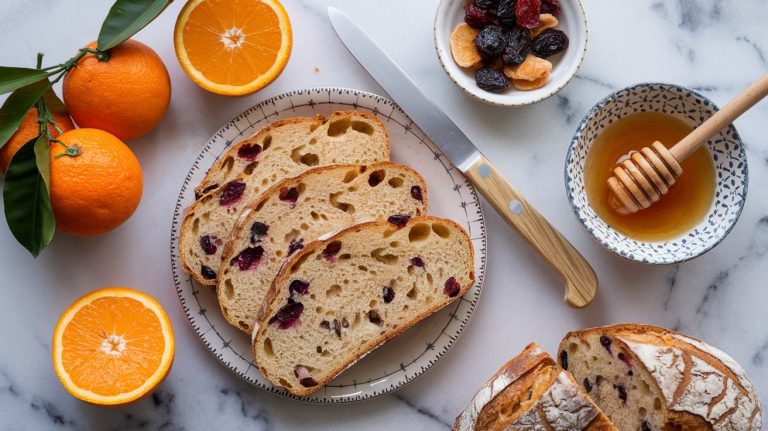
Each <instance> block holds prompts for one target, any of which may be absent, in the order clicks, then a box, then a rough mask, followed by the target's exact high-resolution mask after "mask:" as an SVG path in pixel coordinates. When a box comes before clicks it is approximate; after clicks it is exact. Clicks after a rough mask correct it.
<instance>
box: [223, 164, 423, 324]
mask: <svg viewBox="0 0 768 431" xmlns="http://www.w3.org/2000/svg"><path fill="white" fill-rule="evenodd" d="M291 190H295V191H296V193H295V195H296V196H295V199H293V200H290V201H286V200H285V199H281V196H283V195H285V194H287V193H289V192H290V191H291ZM291 193H292V192H291ZM426 213H427V186H426V184H425V183H424V179H423V178H421V175H419V174H418V173H417V172H416V171H414V170H412V169H410V168H407V167H405V166H401V165H398V164H395V163H392V162H379V163H374V164H371V165H367V166H366V165H334V166H325V167H320V168H315V169H312V170H309V171H307V172H304V173H303V174H301V175H299V176H298V177H296V178H291V179H287V180H283V181H281V182H279V183H277V184H276V185H275V186H273V187H272V188H271V189H269V190H267V191H266V192H264V193H263V194H262V195H261V197H260V198H259V200H258V201H257V202H256V203H255V204H254V205H252V206H251V207H249V208H247V209H245V210H243V213H242V215H241V216H240V220H239V221H238V224H237V225H236V226H235V229H234V230H233V232H232V236H231V237H230V239H229V241H228V242H227V244H226V246H225V250H224V254H223V259H222V263H221V266H220V267H219V277H218V283H217V287H216V293H217V295H218V298H219V304H220V305H221V310H222V312H223V314H224V317H225V318H226V319H227V321H228V322H229V323H231V324H232V325H233V326H235V327H237V328H238V329H240V330H242V331H244V332H247V333H248V334H249V335H250V334H251V333H252V332H253V327H254V324H255V321H256V318H257V314H258V311H259V308H260V307H261V304H262V302H263V301H264V298H265V297H266V294H267V291H268V290H269V288H270V286H271V285H272V280H274V278H275V276H276V275H277V272H278V270H279V269H280V267H281V266H282V264H283V263H284V262H285V261H286V260H287V259H288V258H289V257H290V256H291V255H292V254H293V253H294V252H296V251H297V250H299V249H301V248H303V247H304V245H305V244H307V243H309V242H311V241H314V240H317V239H318V238H320V237H321V236H322V235H325V234H328V233H333V232H337V231H339V230H341V229H343V228H346V227H349V226H351V225H353V224H357V223H361V222H365V221H372V220H376V219H384V218H385V217H386V216H387V215H390V214H407V215H409V216H418V215H422V214H426ZM335 254H336V253H334V254H332V255H329V256H328V258H329V259H331V258H335V257H333V256H335Z"/></svg>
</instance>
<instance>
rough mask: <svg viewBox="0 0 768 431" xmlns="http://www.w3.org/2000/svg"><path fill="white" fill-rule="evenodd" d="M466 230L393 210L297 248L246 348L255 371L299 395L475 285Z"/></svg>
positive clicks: (470, 245)
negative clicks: (249, 348) (384, 218)
mask: <svg viewBox="0 0 768 431" xmlns="http://www.w3.org/2000/svg"><path fill="white" fill-rule="evenodd" d="M474 280H475V275H474V257H473V250H472V243H471V242H470V240H469V236H468V235H467V233H466V232H465V231H464V229H462V228H461V227H460V226H459V225H458V224H456V223H455V222H453V221H450V220H445V219H440V218H436V217H430V216H422V217H412V218H408V217H407V216H398V215H393V216H390V217H389V218H388V221H376V222H368V223H363V224H359V225H355V226H352V227H350V228H347V229H345V230H343V231H341V232H339V233H338V234H336V235H334V236H332V237H331V238H328V239H326V240H323V241H315V242H312V243H310V244H308V245H307V246H306V247H305V248H304V249H302V250H301V251H299V252H297V253H296V255H294V256H293V257H292V258H291V260H289V261H288V262H287V263H286V264H285V266H284V267H283V268H282V269H281V270H280V272H279V273H278V275H277V277H276V278H275V281H274V282H273V285H272V288H271V289H270V291H269V293H268V295H267V301H266V304H267V305H266V306H265V312H264V313H263V316H264V318H263V319H261V320H260V321H259V326H258V328H256V330H255V331H254V336H253V351H254V358H255V361H256V363H257V364H258V366H259V369H260V370H261V372H262V374H263V375H264V377H266V378H267V379H268V380H269V381H270V382H271V383H272V384H273V385H276V386H282V387H284V388H286V389H287V390H288V391H289V392H291V393H293V394H295V395H308V394H310V393H312V392H315V391H316V390H318V389H319V388H320V387H322V385H324V384H326V383H328V382H329V381H330V380H331V379H333V378H334V377H335V376H337V375H338V374H339V373H341V372H342V371H343V370H344V369H346V368H347V367H349V366H350V365H352V364H353V363H354V362H355V361H357V360H359V359H360V358H361V357H363V356H364V355H366V354H368V353H370V352H371V351H372V350H373V349H375V348H376V347H378V346H380V345H381V344H383V343H385V342H386V341H388V340H390V339H392V338H394V337H395V336H397V335H398V334H400V333H402V332H403V331H404V330H406V329H408V328H409V327H411V326H413V325H414V324H416V323H417V322H418V321H420V320H422V319H424V318H425V317H427V316H429V315H430V314H432V313H434V312H435V311H437V310H439V309H440V308H442V307H443V306H445V305H447V304H449V303H450V302H453V301H455V300H456V299H458V298H459V297H460V296H461V295H463V294H464V293H465V292H466V291H467V290H468V289H469V288H470V287H471V286H472V284H473V283H474Z"/></svg>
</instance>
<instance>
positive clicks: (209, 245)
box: [200, 235, 218, 256]
mask: <svg viewBox="0 0 768 431" xmlns="http://www.w3.org/2000/svg"><path fill="white" fill-rule="evenodd" d="M215 240H216V237H211V236H210V235H203V236H201V237H200V248H202V249H203V252H204V253H205V254H207V255H209V256H210V255H212V254H216V250H217V249H218V248H217V247H216V244H214V241H215Z"/></svg>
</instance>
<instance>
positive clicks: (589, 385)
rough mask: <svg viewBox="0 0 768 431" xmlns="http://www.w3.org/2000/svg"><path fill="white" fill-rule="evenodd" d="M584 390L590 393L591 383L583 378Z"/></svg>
mask: <svg viewBox="0 0 768 431" xmlns="http://www.w3.org/2000/svg"><path fill="white" fill-rule="evenodd" d="M584 389H586V390H587V393H590V392H592V383H589V379H588V378H586V377H584Z"/></svg>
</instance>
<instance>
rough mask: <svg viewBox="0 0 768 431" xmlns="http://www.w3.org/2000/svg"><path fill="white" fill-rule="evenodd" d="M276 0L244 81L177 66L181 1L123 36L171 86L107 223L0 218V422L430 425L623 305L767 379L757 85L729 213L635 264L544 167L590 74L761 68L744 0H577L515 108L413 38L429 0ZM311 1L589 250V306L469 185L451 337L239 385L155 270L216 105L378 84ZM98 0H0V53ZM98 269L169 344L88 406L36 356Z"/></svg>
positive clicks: (611, 81) (577, 112) (701, 86)
mask: <svg viewBox="0 0 768 431" xmlns="http://www.w3.org/2000/svg"><path fill="white" fill-rule="evenodd" d="M561 1H566V0H561ZM282 2H283V4H284V5H285V7H286V9H287V10H288V12H289V14H290V16H291V20H292V22H293V31H294V48H293V53H292V57H291V59H290V61H289V63H288V66H287V67H286V69H285V71H284V72H283V74H282V75H281V76H280V77H279V78H278V79H277V80H276V81H275V82H274V83H273V84H272V85H270V86H269V87H267V88H265V89H264V90H262V91H260V92H258V93H256V94H253V95H250V96H245V97H241V98H227V97H223V96H216V95H213V94H210V93H207V92H205V91H203V90H201V89H199V88H198V87H197V86H195V85H194V84H193V83H192V82H191V81H190V80H189V79H188V78H187V77H186V75H184V73H183V72H182V71H181V69H180V67H179V65H178V63H177V61H176V59H175V54H174V50H173V44H172V34H173V24H174V22H175V19H176V16H177V15H178V12H179V10H180V9H181V7H182V6H183V3H184V2H183V1H176V2H174V3H172V4H171V5H170V7H169V8H168V9H167V10H166V11H165V12H164V13H163V14H162V15H161V16H160V18H158V20H157V21H156V22H154V23H152V24H151V25H149V26H148V27H147V28H146V29H144V30H142V32H141V33H140V34H139V35H138V36H137V38H138V39H139V40H141V41H143V42H145V43H147V44H149V45H151V46H152V47H153V48H154V49H155V50H156V51H157V52H158V54H159V55H160V57H161V58H162V59H163V60H164V62H165V63H166V65H167V67H168V70H169V73H170V75H171V81H172V85H173V97H172V101H171V107H170V110H169V112H168V115H167V116H166V118H165V119H164V121H163V122H162V123H161V126H160V127H159V128H158V129H157V130H156V131H154V132H152V133H150V134H149V135H147V136H145V137H143V138H141V139H138V140H136V141H134V142H132V143H131V147H132V149H133V150H134V151H135V153H136V155H137V157H138V159H139V161H140V163H141V165H142V169H143V172H144V181H145V192H144V193H145V194H144V198H143V200H142V203H141V205H140V207H139V209H138V211H137V212H136V214H135V215H134V216H133V217H132V218H131V219H130V220H129V221H128V222H127V223H126V224H125V225H123V226H122V227H120V228H119V229H117V230H115V231H114V232H112V233H110V234H108V235H104V236H101V237H96V238H75V237H70V236H67V235H63V234H57V236H56V238H55V240H54V244H53V245H52V247H50V248H49V249H47V250H45V251H44V252H43V254H42V255H41V256H40V257H39V258H37V259H33V258H31V257H30V256H29V255H28V253H27V252H26V251H24V250H23V249H21V247H19V246H17V245H16V244H15V241H14V240H13V238H12V236H11V234H10V233H9V232H8V230H7V228H5V223H4V220H3V223H0V250H1V251H2V254H1V255H2V257H3V260H2V269H3V281H2V282H0V304H2V306H3V307H2V310H3V312H2V313H0V327H1V328H2V331H0V343H1V344H2V345H3V353H2V355H0V429H2V430H5V429H9V430H11V429H12V430H16V429H30V430H38V429H40V430H115V431H123V430H174V431H175V430H211V429H221V430H228V429H253V430H259V431H262V430H265V431H271V430H296V429H312V430H329V431H330V430H333V431H348V430H349V431H351V430H359V429H365V430H373V431H376V430H389V429H393V428H396V429H402V430H410V429H419V430H428V431H431V430H448V429H450V427H451V424H452V423H453V421H454V419H455V417H456V415H458V414H459V412H461V411H462V409H463V408H464V407H465V406H466V405H467V403H468V402H469V400H470V398H471V397H472V395H473V394H474V393H475V391H476V390H477V389H478V388H479V387H480V385H481V384H482V383H483V382H485V381H486V380H487V379H488V378H489V377H490V376H491V375H493V373H494V372H495V371H496V370H497V369H498V368H499V366H501V365H502V364H503V363H505V362H506V361H507V360H508V359H509V358H511V357H512V356H514V355H516V354H517V353H519V352H520V350H522V349H523V347H524V346H525V345H527V344H528V343H529V342H531V341H536V342H537V343H538V344H540V345H541V346H542V348H543V349H544V350H547V351H549V352H550V353H552V352H554V350H555V349H556V346H557V344H558V342H559V340H560V338H561V337H562V336H563V335H564V333H565V332H567V331H569V330H572V329H576V328H582V327H587V326H598V325H603V324H608V323H614V322H623V321H637V322H642V323H648V324H656V325H662V326H667V327H671V328H673V329H677V330H680V331H684V332H687V333H689V334H690V335H692V336H694V337H697V338H701V339H702V340H704V341H706V342H707V343H709V344H712V345H713V346H716V347H718V348H720V349H722V350H723V351H725V352H727V353H728V354H729V355H731V356H732V357H733V358H734V359H736V360H737V361H738V362H740V363H741V365H742V366H744V368H745V370H746V372H747V374H748V375H749V376H750V378H751V380H752V382H753V383H754V385H755V387H756V388H757V391H758V393H759V394H760V396H761V398H762V399H763V400H765V399H768V325H765V324H764V322H766V317H765V316H766V313H765V308H766V304H768V289H766V282H765V280H767V279H768V194H766V193H765V188H766V186H767V185H768V140H767V139H766V137H765V136H764V135H765V132H766V128H765V118H767V117H766V116H767V115H768V102H763V103H762V104H760V105H757V106H756V107H755V108H754V109H753V111H752V112H749V113H747V114H745V115H744V116H743V117H741V118H739V119H738V120H737V121H736V122H735V125H736V128H737V129H738V131H739V133H740V135H741V137H742V139H743V141H744V142H745V143H746V151H747V157H748V161H749V164H750V190H749V192H748V195H747V202H746V205H745V208H744V211H743V213H742V215H741V218H740V220H739V222H738V223H737V224H736V227H735V228H734V229H733V231H732V232H731V233H730V234H729V236H728V237H727V238H726V239H725V240H724V241H723V242H722V243H721V244H720V245H719V246H717V247H716V248H715V249H713V250H712V251H710V252H709V253H707V254H705V255H703V256H701V257H699V258H697V259H695V260H693V261H690V262H686V263H683V264H680V265H674V266H647V265H642V264H636V263H631V262H627V261H624V260H622V259H620V258H618V257H616V256H614V255H612V254H611V253H610V252H608V251H606V250H604V249H603V248H602V247H601V246H600V245H598V244H597V243H595V242H594V241H593V240H592V239H591V238H590V237H589V235H588V234H587V233H586V232H584V231H583V230H582V228H581V226H580V224H579V222H578V220H576V219H575V217H574V216H573V214H572V213H571V211H570V208H569V204H568V202H567V199H566V196H565V188H564V184H563V176H562V172H563V163H564V158H565V152H566V149H567V146H568V143H569V142H570V140H571V137H572V135H573V133H574V131H575V128H576V125H577V124H578V122H579V121H580V120H581V118H582V117H583V116H584V115H585V114H586V113H587V111H588V110H589V109H590V108H591V107H592V105H593V104H594V103H595V102H597V101H598V100H600V99H602V98H603V97H604V96H606V95H607V94H609V93H611V92H613V91H616V90H618V89H620V88H623V87H626V86H629V85H632V84H636V83H639V82H670V83H674V84H679V85H684V86H687V87H689V88H692V89H694V90H696V91H699V92H701V93H703V94H704V95H705V96H707V97H709V98H711V99H712V100H713V101H715V102H716V103H717V104H718V105H722V104H724V103H725V102H726V101H727V100H729V99H730V98H731V97H733V96H735V95H736V94H737V93H738V92H739V91H740V90H741V89H742V88H744V87H745V86H747V85H748V84H749V83H750V82H752V81H753V80H754V79H756V78H757V77H758V76H759V75H760V74H762V73H765V70H766V67H765V66H766V64H768V60H767V56H768V32H766V31H765V22H766V19H767V18H768V15H767V14H766V6H765V1H764V0H638V1H632V2H618V1H614V2H610V1H604V0H584V1H583V3H584V8H585V11H586V14H587V19H588V25H589V45H588V48H587V53H586V57H585V60H584V63H583V65H582V67H581V69H580V70H579V73H578V74H577V75H576V77H575V78H574V79H573V80H572V81H571V82H570V83H569V84H568V85H567V86H566V87H565V88H564V89H563V90H562V91H561V92H560V93H558V94H557V95H556V96H554V97H551V98H550V99H548V100H546V101H543V102H541V103H537V104H535V105H532V106H529V107H525V108H520V109H498V108H493V107H490V106H486V105H484V104H482V103H480V102H477V101H475V100H473V99H470V98H469V97H468V96H466V95H464V93H463V92H462V91H461V90H460V89H458V88H457V87H456V86H455V85H454V84H453V82H452V81H451V80H450V79H449V78H448V77H447V76H446V75H445V74H444V72H443V70H442V68H441V67H440V64H439V61H438V59H437V56H436V54H435V50H434V46H433V42H432V25H433V21H434V13H435V9H436V7H437V0H432V1H426V2H423V1H422V2H414V1H408V0H392V1H389V2H361V1H355V0H282ZM48 3H51V4H50V5H49V4H48ZM43 5H44V7H43ZM330 5H333V6H336V7H338V8H340V9H342V10H344V11H345V12H346V13H347V14H348V15H350V16H351V17H353V18H354V19H355V20H356V21H357V22H358V23H359V24H360V25H361V26H362V27H363V28H365V29H366V30H367V31H368V32H369V33H370V35H371V37H372V38H373V39H374V40H376V42H377V43H378V44H379V45H380V46H381V47H382V49H384V50H385V51H386V52H387V53H388V54H389V55H390V56H391V57H392V58H393V59H394V60H395V61H397V62H398V63H399V64H400V66H401V67H402V68H403V69H404V70H405V71H406V72H407V73H409V74H410V75H411V77H412V78H413V80H414V81H415V82H416V83H417V84H418V85H419V86H421V87H422V88H423V89H424V92H425V93H426V94H429V95H430V97H432V98H433V100H434V101H435V102H436V103H437V104H438V105H440V106H441V107H442V108H443V109H444V110H445V111H446V113H447V114H448V115H449V116H450V117H451V118H452V119H453V120H454V121H455V122H456V124H457V125H458V126H459V127H460V128H461V129H462V130H463V131H464V132H465V133H466V134H467V136H468V137H470V139H472V140H473V141H474V142H475V143H476V145H477V146H478V147H479V148H480V149H481V150H482V151H483V152H484V153H485V155H486V156H487V157H488V158H489V159H490V160H491V161H492V162H493V163H494V164H495V165H496V167H497V168H498V169H499V170H500V172H501V173H502V174H503V175H504V176H505V177H506V178H508V179H509V180H510V181H511V183H512V184H513V185H514V186H515V188H516V189H518V190H519V191H520V192H521V193H523V194H524V195H525V196H526V198H527V199H528V200H529V201H530V202H531V203H532V204H533V205H535V206H536V207H537V209H538V210H539V211H540V212H542V213H543V214H544V215H545V216H547V217H548V218H549V220H550V221H551V222H552V224H553V225H555V226H556V227H557V228H559V229H560V230H561V231H562V232H563V234H564V235H565V236H566V237H568V238H569V239H570V240H571V241H572V242H573V243H574V245H575V246H576V247H577V248H578V249H579V250H580V251H581V252H582V253H583V254H584V255H585V257H586V258H587V259H588V260H589V261H590V262H591V263H592V264H593V266H594V268H595V271H596V272H597V274H598V276H599V278H600V283H601V288H600V293H599V296H598V299H597V300H596V301H595V302H594V303H593V304H592V305H591V306H590V307H589V308H587V309H585V310H571V309H569V308H567V307H566V306H565V305H563V302H562V287H561V286H560V284H559V283H560V282H559V280H558V279H557V277H556V276H554V275H553V274H552V273H551V272H550V271H549V270H548V269H547V268H546V266H544V264H543V263H542V261H541V259H539V258H538V257H537V256H535V255H534V254H533V253H532V252H531V251H530V249H529V248H527V246H526V244H525V242H524V241H523V240H522V239H520V238H519V237H518V236H517V235H516V234H515V233H514V232H513V231H512V230H511V229H509V228H508V227H507V226H506V224H505V223H504V222H503V221H502V220H501V219H500V218H499V217H498V216H497V215H495V214H494V213H493V211H492V209H491V207H490V206H488V205H485V206H484V209H485V214H486V220H487V227H488V230H489V233H490V235H489V236H490V239H489V244H488V247H489V254H488V272H487V273H486V282H485V283H486V284H485V288H484V290H483V294H482V296H481V297H480V301H479V303H478V306H477V310H476V312H475V313H474V316H473V318H472V320H471V321H470V322H469V324H468V325H467V327H466V329H465V330H464V332H463V334H462V337H461V338H460V339H459V340H457V342H456V344H455V346H454V347H453V348H452V349H451V351H450V352H449V353H448V354H447V355H445V357H444V358H443V359H441V361H440V362H439V363H438V364H437V365H436V366H435V367H433V368H432V369H431V370H430V371H429V372H428V373H426V374H424V375H423V376H422V377H420V378H419V379H417V380H415V381H414V382H412V383H409V384H408V385H406V386H405V387H403V388H402V389H400V390H398V391H397V392H395V393H393V394H391V395H388V396H383V397H378V398H376V399H372V400H368V401H364V402H359V403H355V404H348V405H330V406H317V405H310V404H305V403H301V402H296V401H293V400H289V399H283V398H281V397H278V396H275V395H273V394H270V393H268V392H266V391H261V390H259V389H257V388H255V387H252V386H251V385H249V384H248V383H246V382H244V381H241V380H240V379H239V378H238V377H237V376H235V375H234V374H232V373H230V372H228V371H227V370H226V369H225V368H224V367H222V366H221V365H220V364H219V362H218V361H217V360H216V359H215V358H213V357H212V356H211V355H210V354H209V353H208V351H207V349H206V348H205V347H204V346H202V345H201V344H200V342H199V339H198V338H197V335H196V334H195V333H194V331H193V330H192V329H191V328H190V327H189V325H188V323H187V321H186V318H185V317H184V314H183V311H182V310H181V306H180V305H179V301H178V298H177V297H176V294H175V292H174V290H173V282H172V279H171V269H170V265H169V263H168V256H167V253H168V252H167V243H168V236H169V231H170V224H171V217H172V214H173V206H174V203H175V200H176V196H177V195H178V192H179V188H180V187H181V184H182V183H183V181H184V175H185V174H186V172H187V171H188V170H189V167H190V166H191V164H192V163H193V162H194V159H195V157H196V155H197V154H198V152H199V151H200V146H201V145H203V144H204V143H205V142H206V141H207V140H208V138H209V137H210V135H211V134H212V133H213V132H215V131H216V130H218V128H219V127H220V126H221V125H222V124H224V123H226V122H228V121H229V120H231V119H232V118H233V117H235V116H236V115H238V114H239V113H241V112H242V111H244V110H245V109H247V108H248V107H250V106H253V105H255V104H257V103H258V102H260V101H262V100H264V99H267V98H269V97H272V96H275V95H277V94H280V93H284V92H287V91H291V90H295V89H299V88H309V87H323V86H346V87H350V88H356V89H360V90H366V91H371V92H374V93H382V90H381V88H380V87H379V86H378V85H377V84H376V83H375V82H374V81H373V80H372V79H371V78H370V76H368V75H367V74H366V73H365V71H364V70H363V69H362V68H361V67H360V65H359V64H358V63H357V62H356V61H355V60H354V59H353V58H352V57H351V56H350V55H349V54H348V52H347V51H346V49H345V48H344V47H343V45H341V43H339V41H338V39H337V38H336V35H335V34H334V33H333V30H332V29H331V27H330V25H329V23H328V20H327V17H326V14H325V10H326V7H327V6H330ZM109 6H110V2H94V1H92V0H70V1H67V2H42V1H39V0H38V1H27V0H7V1H4V2H2V5H1V6H0V27H2V28H3V35H4V40H12V41H13V43H12V44H6V45H5V46H4V47H3V49H2V51H0V64H2V65H8V66H26V67H30V66H32V65H33V64H34V60H35V54H36V53H37V52H38V51H45V52H46V62H48V61H50V62H51V63H52V62H54V61H61V60H64V59H66V58H68V57H69V55H70V53H74V51H75V50H76V48H77V47H78V46H82V45H83V44H85V43H87V42H88V41H90V40H93V39H95V38H96V35H97V34H98V30H99V27H100V23H101V20H102V18H103V17H104V16H105V15H106V13H107V11H108V9H109ZM75 23H76V24H75ZM41 27H45V28H56V29H57V31H56V37H40V33H39V32H40V30H39V29H40V28H41ZM57 88H58V89H60V85H59V86H57ZM0 217H2V216H0ZM116 262H119V264H116ZM107 285H126V286H131V287H134V288H138V289H141V290H143V291H145V292H148V293H150V294H152V295H153V296H155V297H156V298H157V299H158V300H159V301H160V302H161V303H162V305H163V306H164V307H165V309H166V310H167V311H168V313H169V315H170V317H171V320H172V323H173V326H174V331H175V334H176V342H177V343H176V348H177V350H176V359H175V363H174V366H173V368H172V370H171V372H170V374H169V376H168V378H167V379H166V381H165V382H163V383H162V384H161V385H160V387H159V388H158V390H157V392H155V393H154V394H153V395H151V396H149V397H147V398H145V399H142V400H140V401H138V402H136V403H134V404H132V405H130V406H126V407H120V408H110V409H103V408H98V407H94V406H90V405H87V404H84V403H81V402H79V401H77V400H75V399H73V398H72V397H71V396H69V395H68V394H67V393H66V391H65V390H64V389H63V387H62V386H61V384H60V383H59V382H58V379H57V377H56V375H55V373H54V372H53V370H52V366H51V360H50V341H49V340H50V337H51V333H52V331H53V326H54V324H55V321H56V318H57V316H58V315H59V314H60V313H61V312H62V311H63V310H64V308H65V307H66V306H67V305H68V304H70V303H71V302H73V301H74V300H75V299H76V298H78V297H79V296H81V295H83V294H84V293H86V292H88V291H91V290H93V289H96V288H99V287H103V286H107ZM209 311H210V312H213V310H209ZM403 336H408V334H407V333H405V334H404V335H403ZM763 414H764V415H765V414H766V413H763ZM764 418H765V416H764Z"/></svg>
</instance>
